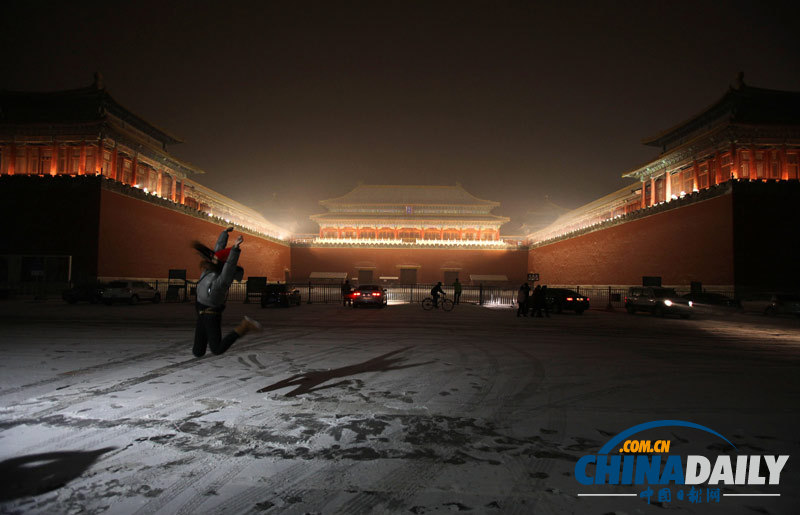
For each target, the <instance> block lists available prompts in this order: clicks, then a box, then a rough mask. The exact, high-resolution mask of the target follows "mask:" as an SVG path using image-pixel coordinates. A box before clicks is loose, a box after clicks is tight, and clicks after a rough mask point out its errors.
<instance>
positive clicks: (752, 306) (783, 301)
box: [740, 293, 800, 316]
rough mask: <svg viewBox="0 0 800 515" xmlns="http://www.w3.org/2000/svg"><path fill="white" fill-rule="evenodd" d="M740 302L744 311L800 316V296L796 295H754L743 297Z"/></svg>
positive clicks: (770, 314)
mask: <svg viewBox="0 0 800 515" xmlns="http://www.w3.org/2000/svg"><path fill="white" fill-rule="evenodd" d="M740 302H741V304H742V311H749V312H756V313H762V314H764V315H769V316H774V315H796V316H800V295H797V294H794V293H754V294H750V295H745V296H743V297H742V298H741V300H740Z"/></svg>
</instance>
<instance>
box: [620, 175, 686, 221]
mask: <svg viewBox="0 0 800 515" xmlns="http://www.w3.org/2000/svg"><path fill="white" fill-rule="evenodd" d="M664 200H665V201H666V202H669V201H671V200H672V177H671V176H670V175H669V172H664ZM611 218H614V211H613V210H612V211H611Z"/></svg>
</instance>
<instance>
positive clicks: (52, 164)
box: [42, 143, 58, 175]
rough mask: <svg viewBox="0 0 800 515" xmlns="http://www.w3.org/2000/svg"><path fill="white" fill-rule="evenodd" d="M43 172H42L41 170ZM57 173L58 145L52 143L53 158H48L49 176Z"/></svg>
mask: <svg viewBox="0 0 800 515" xmlns="http://www.w3.org/2000/svg"><path fill="white" fill-rule="evenodd" d="M42 171H43V172H44V170H42ZM57 173H58V143H53V157H51V158H50V175H55V174H57Z"/></svg>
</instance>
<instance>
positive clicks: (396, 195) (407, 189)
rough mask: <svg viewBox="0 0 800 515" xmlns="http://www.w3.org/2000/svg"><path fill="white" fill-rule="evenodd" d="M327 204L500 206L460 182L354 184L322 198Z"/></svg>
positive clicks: (322, 202)
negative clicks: (341, 191)
mask: <svg viewBox="0 0 800 515" xmlns="http://www.w3.org/2000/svg"><path fill="white" fill-rule="evenodd" d="M320 204H322V205H323V206H327V205H334V204H336V205H379V204H393V205H410V206H418V205H463V206H470V205H472V206H499V205H500V203H499V202H494V201H491V200H483V199H479V198H477V197H475V196H473V195H472V194H470V193H468V192H467V191H466V190H465V189H464V188H462V187H461V185H459V184H456V185H455V186H388V185H366V184H362V185H359V186H356V188H355V189H354V190H352V191H351V192H349V193H347V194H345V195H343V196H341V197H338V198H333V199H328V200H322V201H320Z"/></svg>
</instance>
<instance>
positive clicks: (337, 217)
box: [311, 213, 509, 224]
mask: <svg viewBox="0 0 800 515" xmlns="http://www.w3.org/2000/svg"><path fill="white" fill-rule="evenodd" d="M311 219H312V220H314V221H315V222H317V223H320V222H338V221H349V222H360V223H367V222H372V221H376V222H378V223H386V224H398V223H404V222H410V223H427V222H445V223H447V222H487V223H501V224H504V223H506V222H508V221H509V218H507V217H505V216H497V215H490V214H474V215H473V214H463V215H454V214H453V215H451V214H422V215H417V214H414V215H405V214H382V213H381V214H369V213H323V214H320V215H312V216H311Z"/></svg>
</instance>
